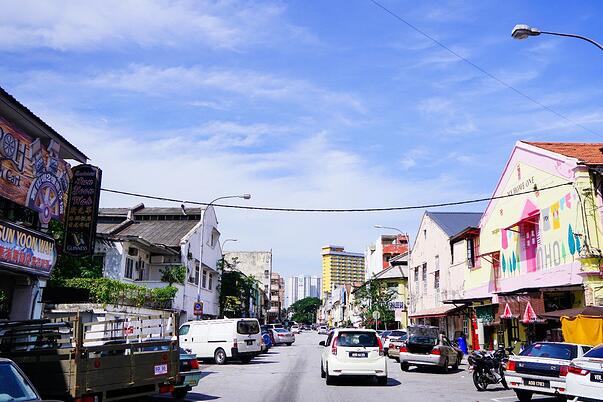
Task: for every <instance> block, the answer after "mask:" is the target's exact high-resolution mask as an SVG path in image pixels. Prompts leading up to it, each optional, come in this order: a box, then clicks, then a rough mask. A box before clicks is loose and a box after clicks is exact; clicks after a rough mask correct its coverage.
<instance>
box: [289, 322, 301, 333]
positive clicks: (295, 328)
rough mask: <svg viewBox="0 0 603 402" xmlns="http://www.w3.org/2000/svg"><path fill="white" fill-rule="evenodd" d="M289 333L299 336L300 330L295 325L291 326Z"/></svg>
mask: <svg viewBox="0 0 603 402" xmlns="http://www.w3.org/2000/svg"><path fill="white" fill-rule="evenodd" d="M291 333H292V334H299V333H301V328H300V327H299V325H297V324H295V325H292V326H291Z"/></svg>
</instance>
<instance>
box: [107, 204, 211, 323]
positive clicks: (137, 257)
mask: <svg viewBox="0 0 603 402" xmlns="http://www.w3.org/2000/svg"><path fill="white" fill-rule="evenodd" d="M98 222H99V223H98V228H97V232H98V237H97V242H96V250H95V255H96V256H97V257H98V258H102V259H103V274H104V276H106V277H110V278H113V279H117V280H120V281H124V282H131V283H134V284H137V285H142V286H145V287H148V288H158V287H165V286H167V285H168V284H167V283H166V282H164V281H163V280H162V276H163V273H162V271H165V270H166V269H169V268H170V267H177V266H184V267H186V279H185V281H184V284H174V286H176V287H177V288H178V293H177V295H176V297H175V298H174V301H173V303H172V305H171V308H172V309H174V310H177V311H179V312H180V313H181V315H182V316H181V320H192V319H195V318H196V316H195V315H194V313H193V309H194V304H195V302H197V300H198V299H199V300H200V302H201V303H202V307H203V312H202V313H203V314H202V315H201V318H215V317H217V316H218V314H219V305H218V283H219V271H218V264H219V262H220V259H221V258H222V250H221V247H220V242H219V238H220V232H219V231H218V229H217V226H218V222H217V218H216V214H215V210H214V209H213V208H212V207H209V208H207V209H199V208H194V209H186V210H184V211H183V210H182V209H181V208H153V207H150V208H149V207H145V206H144V204H139V205H137V206H135V207H133V208H101V210H100V211H99V218H98ZM202 232H203V235H202ZM202 238H203V252H201V239H202ZM201 254H203V257H202V258H201ZM201 260H202V262H201Z"/></svg>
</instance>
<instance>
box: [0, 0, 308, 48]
mask: <svg viewBox="0 0 603 402" xmlns="http://www.w3.org/2000/svg"><path fill="white" fill-rule="evenodd" d="M284 11H285V10H284V7H283V6H281V5H276V4H260V3H255V2H253V3H247V4H244V3H238V2H236V3H235V2H231V1H222V2H214V1H206V0H195V1H193V0H165V1H161V0H102V1H84V2H82V1H76V0H62V1H58V0H57V1H43V0H21V1H18V2H3V4H2V12H1V13H0V48H2V49H10V50H21V49H27V48H40V47H48V48H52V49H56V50H62V51H64V50H90V49H97V48H112V47H120V46H124V45H129V44H133V45H136V46H142V47H153V46H169V47H183V48H186V47H189V46H191V45H193V44H202V45H205V46H208V47H212V48H230V49H240V48H245V47H248V46H249V45H254V44H259V43H261V44H271V43H275V42H279V41H286V40H291V39H295V40H296V41H297V42H302V41H305V42H308V41H316V40H315V38H313V37H312V36H311V35H310V34H309V33H308V32H306V31H305V29H303V28H302V27H298V26H293V25H290V24H287V23H286V22H284V21H283V14H284Z"/></svg>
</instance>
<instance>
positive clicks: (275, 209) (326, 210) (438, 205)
mask: <svg viewBox="0 0 603 402" xmlns="http://www.w3.org/2000/svg"><path fill="white" fill-rule="evenodd" d="M571 185H573V183H570V182H567V183H560V184H555V185H551V186H548V187H542V188H534V189H532V190H528V191H522V192H517V193H514V194H507V195H498V196H492V197H486V198H476V199H471V200H464V201H453V202H442V203H434V204H422V205H407V206H402V207H384V208H346V209H336V208H279V207H257V206H249V205H229V204H213V203H212V204H211V205H212V206H214V207H219V208H233V209H247V210H254V211H273V212H320V213H341V212H385V211H408V210H413V209H427V208H441V207H450V206H457V205H466V204H475V203H478V202H484V201H492V200H499V199H502V198H510V197H516V196H519V195H524V194H531V193H535V192H540V191H546V190H550V189H554V188H558V187H562V186H571ZM101 191H104V192H107V193H114V194H121V195H128V196H132V197H140V198H148V199H152V200H159V201H169V202H177V203H181V204H192V205H205V206H207V205H209V204H210V203H208V202H200V201H187V200H179V199H176V198H168V197H159V196H154V195H147V194H139V193H132V192H129V191H120V190H112V189H108V188H101Z"/></svg>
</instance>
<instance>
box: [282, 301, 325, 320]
mask: <svg viewBox="0 0 603 402" xmlns="http://www.w3.org/2000/svg"><path fill="white" fill-rule="evenodd" d="M320 305H321V301H320V299H319V298H317V297H305V298H303V299H301V300H298V301H296V302H295V303H293V304H292V305H291V306H290V307H289V311H290V312H291V313H292V315H291V319H292V320H293V321H296V322H303V323H306V324H310V323H313V322H316V312H317V311H318V308H319V307H320Z"/></svg>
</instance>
